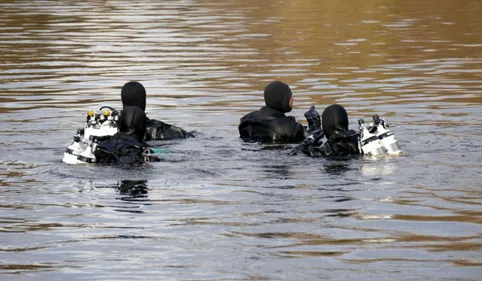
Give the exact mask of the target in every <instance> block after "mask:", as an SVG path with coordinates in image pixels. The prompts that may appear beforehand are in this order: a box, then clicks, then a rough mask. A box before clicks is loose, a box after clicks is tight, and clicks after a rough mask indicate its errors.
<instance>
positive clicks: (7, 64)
mask: <svg viewBox="0 0 482 281" xmlns="http://www.w3.org/2000/svg"><path fill="white" fill-rule="evenodd" d="M481 8H482V2H481V1H478V0H474V1H468V0H459V1H455V0H439V1H412V0H409V1H376V0H367V1H308V0H291V1H269V0H263V1H252V0H247V1H246V0H243V1H240V0H224V1H218V0H216V1H188V0H185V1H2V2H1V4H0V51H1V61H0V69H1V74H0V82H1V83H0V100H1V101H2V103H1V105H0V113H1V117H2V119H1V123H0V136H1V139H0V188H1V193H0V210H1V211H0V212H1V213H0V279H1V280H297V281H298V280H481V278H482V277H481V276H482V251H481V250H482V204H481V203H482V190H481V188H482V184H481V181H482V176H481V172H482V160H481V155H482V141H481V135H482V133H481V129H482V70H481V69H482V16H481V15H482V13H481ZM276 79H281V80H283V81H284V82H286V83H288V84H289V85H290V86H291V88H292V90H293V92H294V95H295V108H294V110H293V111H292V112H291V114H292V115H293V116H295V117H296V118H297V119H298V120H299V121H301V122H303V123H305V124H306V122H305V120H304V117H303V113H304V112H305V111H306V110H307V109H308V108H309V106H310V105H312V104H315V105H316V106H317V108H318V109H319V111H320V113H321V112H322V110H323V108H324V107H325V106H327V105H329V104H332V103H335V102H336V103H340V104H342V105H344V106H345V107H346V108H347V110H348V112H349V114H350V116H351V127H352V128H356V121H357V119H358V118H361V117H363V118H370V117H371V115H373V114H375V113H376V114H379V115H380V116H382V117H385V118H387V119H388V121H389V122H390V123H392V125H393V128H392V129H393V131H394V132H395V133H396V135H397V137H398V139H399V140H400V145H401V146H402V148H403V150H404V152H405V155H404V156H402V157H398V158H391V159H382V160H370V159H351V160H344V161H334V160H329V159H323V158H306V157H303V156H296V157H288V156H286V153H287V151H288V150H280V149H277V150H276V149H275V150H265V149H262V147H260V146H258V145H255V144H254V145H253V144H250V145H248V144H243V143H242V142H241V141H240V140H239V139H238V132H237V125H238V122H239V118H240V117H241V116H242V115H244V114H245V113H247V112H249V111H252V110H255V109H257V108H259V107H260V106H261V105H262V103H263V99H262V90H263V88H264V87H265V86H266V85H267V84H268V83H269V82H271V81H273V80H276ZM129 80H138V81H141V82H142V83H143V84H144V85H145V87H146V88H147V91H148V105H147V111H148V116H150V117H151V118H156V119H161V120H164V121H166V122H168V123H173V124H176V125H179V126H181V127H183V128H185V129H187V130H196V131H198V132H199V135H198V137H197V138H196V139H189V140H185V141H177V142H169V143H163V142H160V143H158V145H159V146H160V147H165V148H168V149H169V150H170V151H171V153H170V154H168V155H166V157H165V158H166V159H165V160H166V161H164V162H161V163H154V164H152V165H150V166H149V167H144V168H142V169H141V168H135V169H131V170H126V169H119V168H113V167H111V168H109V167H95V166H88V167H86V166H81V167H73V166H68V165H65V164H64V163H62V162H61V158H62V153H63V150H64V149H65V147H66V146H67V145H68V144H69V142H70V141H71V138H72V135H73V133H74V132H75V130H76V128H77V127H80V126H83V121H84V115H85V113H86V111H87V110H89V109H97V108H98V107H100V106H102V105H111V106H115V107H120V88H121V86H122V85H123V84H124V83H125V82H127V81H129Z"/></svg>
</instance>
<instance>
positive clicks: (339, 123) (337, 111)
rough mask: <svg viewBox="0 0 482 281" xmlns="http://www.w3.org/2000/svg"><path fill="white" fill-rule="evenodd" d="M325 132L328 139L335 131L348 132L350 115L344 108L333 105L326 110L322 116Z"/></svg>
mask: <svg viewBox="0 0 482 281" xmlns="http://www.w3.org/2000/svg"><path fill="white" fill-rule="evenodd" d="M321 120H322V121H321V122H322V126H323V132H325V135H326V137H327V138H330V136H331V135H332V134H333V133H335V131H343V132H346V131H348V114H347V113H346V110H345V108H344V107H343V106H341V105H339V104H332V105H330V106H328V107H327V108H325V110H324V111H323V114H322V115H321Z"/></svg>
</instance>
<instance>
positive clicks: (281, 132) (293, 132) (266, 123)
mask: <svg viewBox="0 0 482 281" xmlns="http://www.w3.org/2000/svg"><path fill="white" fill-rule="evenodd" d="M238 129H239V135H240V136H241V138H242V139H243V140H245V141H253V142H263V143H270V142H274V143H276V142H287V143H298V142H301V141H302V140H304V139H305V137H306V129H305V128H304V127H303V125H301V124H300V123H298V122H296V119H295V118H294V117H292V116H286V115H285V114H284V113H283V112H282V111H280V110H278V109H275V108H270V107H267V106H263V107H262V108H261V109H260V110H259V111H253V112H251V113H248V114H247V115H245V116H244V117H243V118H241V123H240V124H239V127H238Z"/></svg>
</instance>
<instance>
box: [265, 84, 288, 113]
mask: <svg viewBox="0 0 482 281" xmlns="http://www.w3.org/2000/svg"><path fill="white" fill-rule="evenodd" d="M292 96H293V93H291V89H290V87H289V86H288V85H286V84H285V83H283V82H281V81H274V82H272V83H270V84H269V85H268V86H266V88H265V89H264V102H265V103H266V106H268V107H271V108H275V109H278V110H280V111H282V112H290V111H291V106H290V99H291V97H292Z"/></svg>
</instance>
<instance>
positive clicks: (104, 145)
mask: <svg viewBox="0 0 482 281" xmlns="http://www.w3.org/2000/svg"><path fill="white" fill-rule="evenodd" d="M146 121H147V117H146V114H145V113H144V111H143V110H142V109H141V108H139V107H137V106H125V107H124V109H123V111H122V114H121V115H120V118H119V131H118V132H117V133H116V134H114V135H113V136H111V137H109V138H108V139H106V140H104V141H101V142H100V143H98V144H97V146H96V148H95V150H94V155H95V159H96V163H99V164H142V163H144V162H146V161H156V160H157V159H155V158H151V159H148V158H147V157H148V156H146V155H145V154H144V153H145V151H146V146H145V145H144V144H143V143H142V141H143V139H144V136H145V134H146Z"/></svg>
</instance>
